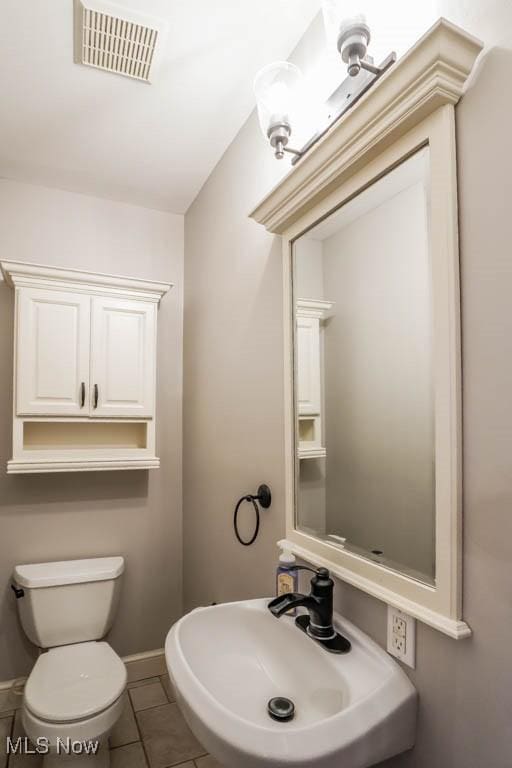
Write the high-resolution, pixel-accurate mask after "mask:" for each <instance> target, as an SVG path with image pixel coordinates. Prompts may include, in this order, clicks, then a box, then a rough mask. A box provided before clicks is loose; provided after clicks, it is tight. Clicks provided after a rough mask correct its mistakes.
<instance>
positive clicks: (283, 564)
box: [276, 549, 298, 614]
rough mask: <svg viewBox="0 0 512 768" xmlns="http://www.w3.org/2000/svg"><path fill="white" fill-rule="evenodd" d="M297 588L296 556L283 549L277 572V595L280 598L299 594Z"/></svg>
mask: <svg viewBox="0 0 512 768" xmlns="http://www.w3.org/2000/svg"><path fill="white" fill-rule="evenodd" d="M297 587H298V571H297V570H296V569H295V555H294V554H293V553H292V552H290V550H289V549H283V550H282V551H281V554H280V555H279V563H278V566H277V572H276V594H277V596H278V597H279V596H280V595H286V594H287V593H288V592H297ZM290 614H291V611H290Z"/></svg>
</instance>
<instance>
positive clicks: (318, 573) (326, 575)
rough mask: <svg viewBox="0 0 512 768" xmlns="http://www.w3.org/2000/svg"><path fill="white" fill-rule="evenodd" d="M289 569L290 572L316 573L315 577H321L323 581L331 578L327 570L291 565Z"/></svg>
mask: <svg viewBox="0 0 512 768" xmlns="http://www.w3.org/2000/svg"><path fill="white" fill-rule="evenodd" d="M287 568H288V570H289V571H309V572H310V573H314V574H315V576H320V577H321V578H323V579H328V578H329V577H330V574H329V571H328V570H327V568H310V567H309V566H307V565H289V566H287Z"/></svg>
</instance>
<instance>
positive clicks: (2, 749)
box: [0, 716, 13, 768]
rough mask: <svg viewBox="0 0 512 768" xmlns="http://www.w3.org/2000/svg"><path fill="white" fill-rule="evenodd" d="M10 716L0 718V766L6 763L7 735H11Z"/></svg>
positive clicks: (2, 766) (3, 767)
mask: <svg viewBox="0 0 512 768" xmlns="http://www.w3.org/2000/svg"><path fill="white" fill-rule="evenodd" d="M12 721H13V718H12V717H3V716H2V718H1V719H0V768H5V766H6V765H7V745H6V741H7V737H8V736H10V735H11V729H12Z"/></svg>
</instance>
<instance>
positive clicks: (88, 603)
mask: <svg viewBox="0 0 512 768" xmlns="http://www.w3.org/2000/svg"><path fill="white" fill-rule="evenodd" d="M123 570H124V560H123V558H122V557H101V558H93V559H89V560H69V561H64V562H56V563H38V564H34V565H17V566H16V567H15V569H14V574H13V584H12V587H13V590H14V592H15V594H16V598H17V601H16V602H17V606H18V610H19V616H20V620H21V624H22V626H23V629H24V631H25V633H26V635H27V637H28V638H29V640H31V642H32V643H34V645H37V646H38V647H39V648H41V649H42V650H43V652H42V653H41V655H40V656H39V658H38V659H37V661H36V663H35V665H34V667H33V669H32V672H31V673H30V675H29V677H28V680H27V682H26V685H25V692H24V697H23V707H22V722H23V726H24V728H25V731H26V734H27V736H28V737H29V739H30V741H31V742H32V743H33V744H34V745H36V746H37V747H39V749H40V751H42V752H43V754H44V753H45V752H46V749H47V748H48V752H47V753H46V754H44V758H43V766H44V768H50V767H53V766H55V767H57V766H60V767H61V768H64V766H67V765H70V766H71V765H73V766H74V765H82V764H84V765H87V766H98V767H99V766H101V767H102V768H104V767H105V766H108V765H109V751H108V736H109V733H110V731H111V730H112V728H113V726H114V724H115V723H116V721H117V720H118V718H119V717H120V715H121V711H122V708H123V693H124V690H125V688H126V667H125V665H124V664H123V662H122V661H121V659H120V658H119V656H118V655H117V654H116V653H115V651H113V650H112V648H111V647H110V645H109V644H108V643H106V642H104V641H102V638H103V637H105V635H106V634H107V632H108V631H109V629H110V627H111V626H112V622H113V619H114V615H115V612H116V608H117V604H118V600H119V593H120V586H121V576H122V573H123ZM96 743H98V744H99V747H98V748H97V751H94V745H95V744H96Z"/></svg>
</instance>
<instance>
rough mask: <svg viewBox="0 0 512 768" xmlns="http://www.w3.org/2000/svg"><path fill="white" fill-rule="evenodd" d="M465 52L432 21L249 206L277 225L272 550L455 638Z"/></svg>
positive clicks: (461, 629) (445, 25) (468, 46)
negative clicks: (458, 139) (279, 371)
mask: <svg viewBox="0 0 512 768" xmlns="http://www.w3.org/2000/svg"><path fill="white" fill-rule="evenodd" d="M481 48H482V45H481V43H480V42H479V41H477V40H475V38H473V37H471V36H470V35H468V34H466V33H465V32H464V31H463V30H461V29H458V28H457V27H454V26H453V25H452V24H450V23H449V22H446V21H445V20H443V19H441V20H439V22H437V23H436V24H435V25H434V26H433V27H432V29H431V30H429V32H427V34H426V35H425V36H424V37H423V38H421V40H419V41H418V43H417V44H416V45H415V46H414V48H412V49H411V50H410V51H409V52H408V53H407V55H405V56H403V57H402V58H401V59H400V60H399V61H398V62H397V63H396V64H395V65H394V66H393V67H391V68H390V69H389V70H388V71H387V72H386V74H385V75H384V76H382V77H381V78H380V79H379V80H378V82H377V83H376V84H375V85H373V86H372V88H371V89H370V90H369V91H368V92H367V93H366V94H365V95H364V96H363V97H362V98H361V99H360V100H359V101H358V102H357V103H356V104H355V106H353V107H352V108H351V109H349V110H348V111H347V112H346V113H345V114H344V115H343V116H342V117H341V118H340V119H339V120H338V121H337V122H336V123H335V124H334V125H333V126H332V127H331V128H330V129H329V131H327V133H326V134H325V135H324V136H323V137H322V139H321V140H320V141H318V142H317V144H316V145H315V146H314V147H313V148H312V149H311V150H310V151H309V152H308V153H307V154H306V155H305V156H304V157H302V158H301V159H300V161H299V162H298V163H296V165H295V167H294V168H293V169H292V170H291V171H290V172H289V173H288V174H287V175H286V176H284V178H283V179H282V180H281V181H280V182H279V184H278V185H277V186H276V187H275V188H274V189H273V190H272V191H271V192H270V193H269V194H268V195H267V196H266V197H265V198H264V199H263V200H262V201H261V202H260V203H259V205H258V206H257V207H256V208H255V210H254V211H253V212H252V214H251V216H252V218H253V219H255V220H256V221H257V222H258V223H260V224H263V225H264V226H265V227H266V228H267V230H268V231H269V232H271V233H273V234H276V235H281V236H282V247H283V251H282V253H283V305H284V352H285V354H284V383H285V396H284V418H285V462H286V476H285V479H286V496H285V498H286V547H287V548H289V549H291V550H292V551H293V552H294V553H295V554H296V555H297V556H298V557H299V558H301V559H302V560H304V561H306V562H309V563H311V564H313V565H315V566H317V567H318V566H323V567H326V568H329V569H330V570H331V571H332V573H333V574H334V575H335V576H337V577H338V578H339V579H341V580H343V581H345V582H347V583H348V584H351V585H352V586H354V587H357V588H358V589H361V590H364V591H365V592H367V593H369V594H371V595H373V596H374V597H376V598H377V599H379V600H382V601H384V602H386V603H388V604H391V605H394V606H396V607H398V608H400V609H402V610H403V611H405V612H406V613H409V614H410V615H412V616H414V617H416V618H417V619H420V620H421V621H424V622H425V623H427V624H429V625H430V626H432V627H435V628H436V629H438V630H440V631H442V632H444V633H446V634H447V635H449V636H451V637H453V638H457V639H459V638H464V637H467V636H468V635H470V634H471V630H470V628H469V626H468V625H467V624H466V622H465V621H464V620H463V612H462V609H463V606H462V493H461V477H462V471H461V469H462V468H461V365H460V307H459V254H458V232H457V226H458V221H457V216H458V213H457V173H456V147H455V109H454V106H455V104H456V103H457V101H458V100H459V98H460V96H461V94H462V91H463V87H464V83H465V81H466V79H467V77H468V75H469V73H470V71H471V69H472V67H473V64H474V62H475V59H476V57H477V56H478V54H479V52H480V50H481ZM280 544H281V545H283V542H280Z"/></svg>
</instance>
